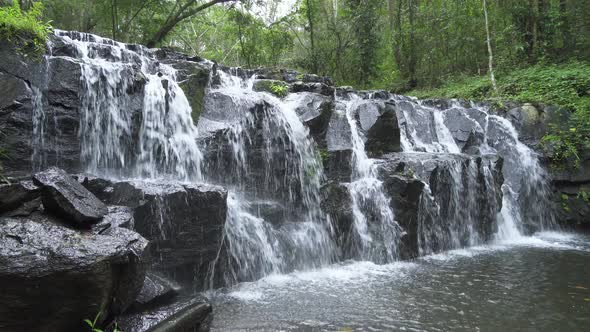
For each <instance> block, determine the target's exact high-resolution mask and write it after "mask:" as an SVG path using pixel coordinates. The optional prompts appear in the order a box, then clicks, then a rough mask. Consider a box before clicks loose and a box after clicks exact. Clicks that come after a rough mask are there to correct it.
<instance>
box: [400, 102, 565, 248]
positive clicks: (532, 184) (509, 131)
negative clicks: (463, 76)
mask: <svg viewBox="0 0 590 332" xmlns="http://www.w3.org/2000/svg"><path fill="white" fill-rule="evenodd" d="M395 99H396V101H397V103H398V117H399V118H400V119H401V122H400V126H401V127H402V139H401V141H402V145H403V148H404V151H406V152H413V153H434V154H437V155H445V154H449V153H450V154H462V155H469V156H483V157H485V156H493V155H498V156H501V157H502V158H503V168H502V169H503V172H502V173H503V178H504V183H503V185H502V188H501V192H502V201H501V204H502V208H501V211H500V213H498V215H497V220H496V225H495V236H494V238H495V239H496V240H507V239H511V238H515V237H520V236H522V235H524V234H530V233H531V232H534V231H539V230H543V229H547V228H551V227H554V225H555V221H554V217H553V213H552V208H551V206H552V204H551V200H550V191H549V181H548V178H547V174H546V172H545V171H544V170H543V168H542V167H541V166H540V164H539V161H538V156H537V154H536V153H535V152H534V151H533V150H532V149H530V148H529V147H527V146H526V145H524V144H523V143H522V142H520V141H519V139H518V134H517V131H516V129H515V128H514V126H513V125H512V123H510V121H508V120H507V119H505V118H503V117H501V116H498V115H492V114H490V111H489V110H488V109H487V108H486V107H484V106H477V105H475V104H470V105H463V104H460V103H459V102H458V101H451V102H450V103H449V105H442V106H439V107H438V108H437V107H433V106H432V105H430V104H427V103H428V101H418V100H415V99H411V98H407V97H401V96H396V97H395ZM473 167H475V166H474V164H473V163H471V164H469V165H468V166H467V168H465V166H461V165H459V164H455V165H454V166H452V167H450V168H449V171H450V172H449V176H448V178H449V179H448V180H449V181H451V182H453V181H454V182H455V183H454V184H453V185H451V186H450V188H451V191H450V195H449V200H448V202H443V204H449V205H450V207H442V208H443V210H449V211H455V215H454V216H450V217H451V218H450V219H451V220H452V221H451V222H452V223H453V224H457V225H461V224H464V223H465V220H468V222H467V224H466V227H467V228H468V229H467V230H468V233H470V234H472V235H471V236H470V239H469V241H467V243H460V242H461V241H458V238H457V237H456V235H453V234H450V236H451V243H454V244H455V245H454V247H458V246H459V245H473V244H477V243H480V242H481V240H480V239H478V238H477V236H478V234H479V233H478V232H472V231H471V230H469V229H470V228H471V229H473V227H474V225H476V224H477V223H478V220H477V219H473V218H472V216H471V217H470V215H469V214H467V215H464V214H465V212H466V211H473V210H474V209H478V208H480V207H481V206H480V205H478V203H477V202H474V201H473V200H474V199H475V197H477V195H478V194H477V192H476V191H477V189H474V188H477V184H476V183H474V182H473V180H474V179H475V174H476V172H475V171H474V168H473ZM464 174H468V176H465V175H464ZM469 174H470V175H469ZM483 174H484V179H485V182H486V183H489V182H490V181H492V180H493V177H494V174H493V170H492V167H489V166H484V169H483ZM486 174H487V175H486ZM485 187H486V188H492V187H493V186H490V185H487V186H485ZM430 189H431V188H427V190H428V192H426V197H425V198H423V199H424V201H425V202H426V201H432V200H431V199H428V195H429V194H430V192H429V191H430ZM474 190H475V192H474ZM490 197H492V196H490ZM422 210H423V211H422V218H421V219H422V220H421V222H424V220H425V219H429V218H432V215H439V211H440V210H441V206H428V204H425V205H424V204H423V208H422ZM457 213H458V215H457ZM462 214H463V215H462ZM447 217H449V216H447ZM470 219H471V220H470ZM462 221H463V222H462ZM451 233H452V232H451ZM459 238H460V237H459ZM427 242H428V241H427ZM430 242H431V243H435V242H436V241H430Z"/></svg>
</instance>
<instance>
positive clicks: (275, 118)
mask: <svg viewBox="0 0 590 332" xmlns="http://www.w3.org/2000/svg"><path fill="white" fill-rule="evenodd" d="M56 34H57V35H58V36H59V38H60V39H61V40H62V41H63V42H64V43H66V44H67V45H68V46H69V47H72V48H73V51H72V50H70V51H72V52H73V53H75V56H74V55H72V56H70V55H68V56H65V55H55V56H54V55H51V56H49V58H51V57H53V58H54V60H55V59H57V58H59V57H67V60H68V61H74V62H76V63H78V64H79V65H80V80H79V84H80V88H79V91H80V94H79V96H78V97H79V101H80V109H79V115H80V122H79V128H78V135H79V138H80V159H81V162H82V165H83V167H84V169H85V170H86V171H88V172H90V173H94V174H96V175H100V176H103V177H107V178H123V179H130V178H132V179H139V180H154V179H159V180H165V181H164V182H167V181H183V182H207V183H213V184H219V185H222V186H224V187H225V188H227V189H228V192H229V195H228V199H227V208H228V210H227V219H226V222H225V225H224V232H223V239H224V240H223V244H222V245H221V246H220V248H218V255H217V256H218V257H217V259H216V260H215V262H213V263H212V265H211V267H212V270H211V273H210V278H211V280H210V281H211V284H212V285H213V284H214V282H213V280H214V279H215V283H216V282H217V280H220V279H223V280H224V281H225V284H226V285H230V284H234V283H236V282H241V281H251V280H256V279H259V278H261V277H264V276H267V275H271V274H278V273H287V272H291V271H294V270H302V269H313V268H318V267H321V266H325V265H327V264H331V263H334V262H336V261H337V260H338V259H339V258H342V259H348V258H352V259H357V260H365V261H372V262H375V263H390V262H393V261H395V260H398V259H402V258H411V257H416V256H418V255H427V254H431V253H434V252H439V251H442V250H450V249H455V248H460V247H466V246H474V245H479V244H483V243H486V242H488V241H490V240H493V239H495V240H498V241H503V240H509V239H513V238H518V237H521V236H523V235H528V234H530V233H532V232H535V231H538V230H543V229H547V228H551V227H553V225H554V220H553V216H552V213H551V209H550V207H551V200H550V190H549V186H548V181H547V180H548V179H547V174H546V173H545V171H544V170H543V169H542V167H541V166H540V164H539V161H538V156H537V155H536V154H535V152H534V151H533V150H531V149H530V148H528V147H527V146H525V145H524V144H523V143H522V142H520V141H519V139H518V134H517V131H516V129H515V128H514V126H513V125H512V124H511V123H510V121H508V120H507V119H505V118H503V117H501V116H498V115H493V114H491V112H490V111H489V110H488V109H487V108H486V107H484V106H478V105H474V104H466V103H460V102H458V101H449V102H446V101H445V102H442V103H436V102H433V101H418V100H417V99H413V98H408V97H403V96H395V95H391V94H388V93H367V92H351V91H349V90H342V89H339V90H337V91H336V93H335V94H334V96H332V95H331V93H327V92H326V91H324V90H322V92H321V93H318V92H317V90H313V89H314V88H317V86H318V85H321V83H317V82H316V83H313V84H316V85H315V86H314V87H312V88H310V87H307V86H305V88H306V89H310V90H312V91H316V92H296V93H289V94H288V95H287V96H285V97H283V98H279V97H277V96H275V95H273V94H271V93H269V92H264V91H257V90H258V88H257V85H256V83H257V82H256V79H255V75H254V74H253V72H248V71H246V70H241V69H235V68H234V69H227V68H226V69H222V68H221V67H218V66H212V68H211V69H212V71H211V76H210V77H209V86H208V88H207V90H206V92H205V96H204V100H203V102H204V107H203V112H202V114H200V116H199V119H198V123H197V124H196V125H195V123H194V120H193V117H192V116H193V115H194V114H196V112H193V110H192V109H191V106H190V103H189V100H188V98H187V96H185V92H184V91H183V89H182V88H181V87H180V86H179V84H181V82H179V81H178V80H179V79H178V77H184V76H182V75H183V74H184V72H182V71H181V72H180V74H179V72H177V71H176V70H175V69H174V68H173V67H172V66H171V65H169V64H166V63H164V62H162V61H160V60H161V59H159V57H158V56H157V55H156V53H155V52H157V51H155V50H149V49H147V48H144V47H142V46H137V45H126V44H122V43H118V42H115V41H112V40H108V39H103V38H101V37H98V36H94V35H91V34H82V33H71V32H64V31H56ZM46 60H47V61H46V62H47V64H48V65H49V62H50V61H49V60H50V59H46ZM47 71H49V69H48V68H47ZM46 81H47V79H46ZM301 84H303V83H301ZM293 86H295V84H294V85H293ZM322 89H323V88H322ZM32 90H33V96H34V98H33V140H32V141H33V144H34V149H33V156H32V159H33V160H32V161H33V165H34V167H35V168H41V167H43V166H46V164H47V163H48V162H51V161H48V160H47V159H48V158H47V154H46V145H48V144H50V145H55V146H58V142H57V139H58V137H56V138H55V140H56V142H55V143H54V142H52V141H50V139H49V138H50V137H52V136H51V135H48V132H47V131H48V130H50V131H56V132H57V131H58V129H57V127H58V126H57V123H56V125H55V129H53V128H52V127H51V124H50V123H48V122H49V121H48V119H49V118H53V120H54V121H57V120H56V119H57V116H54V115H53V114H46V113H45V112H44V103H47V98H46V97H47V96H45V95H44V93H45V92H46V90H47V87H33V89H32ZM328 90H329V89H328ZM329 91H330V90H329ZM188 97H192V96H190V95H189V96H188ZM314 98H315V99H314ZM322 98H325V99H326V100H329V105H330V112H327V115H326V114H321V115H322V120H321V121H325V118H328V120H327V121H326V122H328V121H329V122H330V123H331V121H332V119H334V118H338V119H337V120H338V121H339V122H338V123H334V127H332V126H330V128H329V129H326V130H327V131H328V132H329V131H330V130H333V131H335V132H337V133H336V134H335V136H336V137H335V138H334V142H330V138H329V137H327V136H326V137H325V142H324V143H325V145H324V146H321V148H322V152H326V153H327V154H328V155H329V154H330V153H332V152H335V153H336V154H338V155H337V157H338V158H337V159H338V162H339V163H346V165H338V166H342V167H341V168H342V170H341V169H338V170H337V172H340V171H342V172H341V173H343V174H338V176H335V177H334V178H332V174H331V173H328V175H329V176H330V177H329V178H328V177H327V176H326V175H325V174H324V165H323V164H322V160H321V157H322V156H321V153H320V149H319V147H318V144H319V145H321V144H323V143H320V142H319V141H318V142H315V141H314V139H312V138H311V135H310V130H309V129H308V125H310V122H305V123H304V122H303V121H304V120H302V118H304V116H302V114H300V113H299V111H300V110H301V109H302V108H305V107H308V106H309V105H310V104H314V107H316V108H319V106H318V105H315V104H321V103H322V102H323V101H324V99H322ZM191 100H192V99H191ZM310 100H311V101H310ZM318 100H319V101H318ZM384 104H387V105H388V107H390V108H388V109H387V110H386V111H384V110H383V109H381V108H379V107H377V106H376V105H384ZM70 108H72V107H70ZM298 110H299V111H298ZM382 111H383V112H389V113H387V116H389V118H388V119H387V121H390V123H389V124H388V125H391V124H393V123H395V126H399V131H400V137H399V141H397V142H396V143H395V144H399V145H401V149H402V151H399V147H396V148H395V149H393V150H392V149H390V150H388V151H389V153H387V152H383V151H377V150H380V149H381V147H382V146H379V147H378V148H376V149H375V151H373V150H371V147H373V145H371V141H370V139H373V138H374V137H372V136H371V135H370V129H368V128H373V127H372V126H373V125H374V124H375V123H376V121H381V120H383V118H380V117H381V116H382V114H381V113H380V112H382ZM363 112H368V113H371V114H370V116H365V115H366V114H367V113H363ZM383 114H385V113H383ZM394 115H395V116H394ZM330 117H331V118H330ZM305 121H307V120H305ZM372 121H373V122H374V123H373V122H372ZM310 127H311V125H310ZM326 127H327V126H326ZM387 128H389V129H391V128H392V127H387ZM324 129H325V128H323V127H322V130H324ZM394 129H395V130H397V129H398V128H397V127H395V128H394ZM322 130H320V131H322ZM322 132H323V133H324V134H325V130H324V131H322ZM312 133H313V136H314V137H316V133H315V131H313V130H312ZM396 133H397V131H396V132H395V133H391V135H395V134H396ZM326 135H328V134H326ZM56 136H57V135H56ZM52 139H53V138H52ZM396 139H397V137H396ZM367 142H368V143H367ZM330 144H332V145H334V146H332V147H333V149H332V150H330ZM379 144H382V145H383V146H386V145H388V144H391V142H390V141H387V142H385V143H381V142H380V143H379ZM326 146H327V147H328V149H327V151H323V149H324V148H326ZM367 151H368V152H367ZM392 151H396V152H392ZM56 153H57V151H56ZM56 158H57V157H56ZM328 158H330V155H329V156H328ZM344 173H346V174H344ZM341 175H342V176H341ZM392 178H396V179H398V180H399V181H401V182H403V184H405V185H408V186H409V185H415V184H418V185H419V186H417V187H414V188H418V189H416V190H415V192H416V193H417V195H416V196H412V197H411V199H412V200H414V201H413V202H410V203H411V205H412V207H411V209H413V210H412V211H403V209H402V210H399V209H398V208H397V206H396V204H397V203H398V202H397V201H396V200H400V197H397V196H396V195H397V194H400V193H399V192H397V191H396V190H397V189H399V188H398V187H395V185H396V184H395V183H394V184H393V185H392V183H391V181H390V180H391V179H392ZM400 179H401V180H400ZM404 181H405V182H404ZM323 185H325V186H326V187H329V186H332V185H334V186H337V187H338V189H337V190H341V191H338V193H339V194H342V195H339V197H337V199H342V200H343V201H346V203H344V204H347V205H346V206H344V205H338V204H336V203H335V204H334V206H337V207H344V208H345V209H348V208H350V214H349V215H346V216H345V218H343V219H346V220H344V221H343V224H340V223H339V222H340V221H335V220H331V217H332V211H329V212H326V211H327V208H326V211H323V209H322V203H325V202H323V201H322V195H321V193H322V194H323V193H324V191H323V190H324V189H325V188H326V187H324V188H322V186H323ZM400 191H401V189H400ZM400 195H401V194H400ZM340 196H342V197H340ZM344 196H347V197H345V198H343V197H344ZM324 199H325V197H324ZM346 199H349V201H348V200H346ZM401 199H402V200H403V199H407V198H401ZM338 203H342V202H338ZM159 205H162V206H161V207H160V211H159V213H160V214H161V215H164V214H165V213H167V210H166V209H167V208H168V207H166V206H164V205H165V204H164V203H163V202H162V204H159ZM324 207H325V205H324ZM327 213H330V216H328V215H327ZM346 213H348V211H346ZM349 216H350V218H348V217H349ZM347 218H348V219H347ZM396 218H397V219H396ZM349 221H350V223H349V224H346V223H347V222H349ZM337 222H338V224H337ZM344 224H345V225H344ZM343 225H344V226H343ZM159 226H160V230H161V231H162V232H163V229H164V228H163V227H162V226H163V225H159ZM341 226H342V227H341ZM339 227H341V228H342V229H345V230H344V231H343V232H347V234H340V233H338V232H341V231H342V230H341V229H339ZM349 228H350V230H349ZM162 237H163V238H166V239H168V238H167V237H168V234H162ZM343 238H345V239H344V240H343ZM170 240H173V239H172V238H170ZM348 246H350V248H348ZM344 247H346V248H344ZM215 274H217V275H215Z"/></svg>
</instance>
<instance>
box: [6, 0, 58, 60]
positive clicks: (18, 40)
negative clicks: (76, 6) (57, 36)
mask: <svg viewBox="0 0 590 332" xmlns="http://www.w3.org/2000/svg"><path fill="white" fill-rule="evenodd" d="M42 14H43V4H42V3H41V2H35V3H33V5H32V7H31V9H30V10H28V11H23V10H21V8H20V6H19V4H18V1H16V0H14V1H13V2H12V5H11V6H7V7H0V39H3V40H7V41H9V42H11V43H13V44H14V45H15V46H16V47H17V48H18V49H19V51H21V53H23V54H32V55H34V56H39V55H41V54H43V53H44V52H45V42H46V40H47V34H49V33H50V32H51V26H50V25H49V23H45V22H42V21H41V17H42Z"/></svg>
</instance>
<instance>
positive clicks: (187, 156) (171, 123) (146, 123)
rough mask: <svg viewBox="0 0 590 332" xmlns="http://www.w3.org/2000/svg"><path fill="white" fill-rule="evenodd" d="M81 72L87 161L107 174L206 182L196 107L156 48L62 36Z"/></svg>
mask: <svg viewBox="0 0 590 332" xmlns="http://www.w3.org/2000/svg"><path fill="white" fill-rule="evenodd" d="M56 34H57V35H59V36H61V38H63V40H65V41H66V42H68V43H69V44H71V45H74V46H75V47H76V50H77V52H78V61H80V66H81V79H80V80H81V84H82V87H83V89H82V91H83V94H82V95H81V96H80V99H81V105H82V107H81V110H80V112H81V121H80V131H79V133H80V134H79V135H80V139H81V149H82V151H81V159H82V162H83V164H84V165H86V168H87V170H88V171H89V172H91V173H94V174H99V175H105V176H115V177H135V178H150V179H154V178H170V179H177V180H201V179H202V177H201V169H200V164H201V159H202V156H201V152H200V149H199V147H198V145H197V143H196V141H195V138H196V137H197V136H198V132H197V128H196V127H195V125H194V124H193V122H192V118H191V112H192V110H191V108H190V105H189V102H188V100H187V98H186V97H185V95H184V92H183V90H182V89H181V88H180V87H179V86H178V83H177V82H176V77H175V70H174V69H173V68H172V67H171V66H168V65H165V64H162V63H160V62H157V61H156V60H154V59H153V56H152V55H151V54H150V51H149V50H148V49H145V48H143V47H137V46H133V47H132V46H129V45H126V44H122V43H118V42H114V41H112V40H108V39H103V38H101V37H98V36H95V35H90V34H80V33H75V34H72V33H68V32H64V31H56ZM130 48H132V49H130Z"/></svg>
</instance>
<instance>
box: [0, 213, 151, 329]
mask: <svg viewBox="0 0 590 332" xmlns="http://www.w3.org/2000/svg"><path fill="white" fill-rule="evenodd" d="M146 247H147V241H146V240H145V239H144V238H143V237H141V236H140V235H139V234H137V233H135V232H132V231H130V230H127V229H123V228H117V227H114V228H111V229H109V231H107V232H103V233H102V234H98V233H95V232H92V231H78V230H73V229H70V228H68V227H66V226H65V225H64V224H63V223H62V221H60V220H58V219H55V218H54V217H52V216H48V215H43V214H40V213H33V214H32V215H31V216H29V217H26V218H20V217H19V218H3V217H1V218H0V292H2V297H1V298H0V327H1V329H2V331H7V332H13V331H14V332H17V331H18V332H20V331H41V332H43V331H47V332H50V331H81V330H83V329H85V328H86V327H85V326H84V325H85V324H84V323H83V320H84V319H86V318H93V317H94V316H96V314H97V313H98V312H100V311H101V310H103V314H102V315H101V317H100V319H99V322H102V321H103V320H104V319H105V318H106V317H108V316H110V315H117V314H120V313H122V312H123V311H124V310H125V309H127V308H128V307H129V306H130V305H131V303H132V302H133V300H134V299H135V297H136V296H137V294H138V293H139V290H140V289H141V287H142V282H143V279H144V273H145V265H144V264H145V261H146V259H147V256H146V252H145V249H146Z"/></svg>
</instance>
